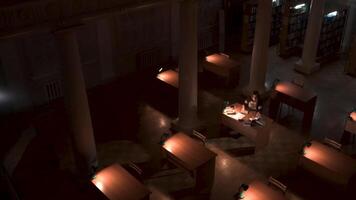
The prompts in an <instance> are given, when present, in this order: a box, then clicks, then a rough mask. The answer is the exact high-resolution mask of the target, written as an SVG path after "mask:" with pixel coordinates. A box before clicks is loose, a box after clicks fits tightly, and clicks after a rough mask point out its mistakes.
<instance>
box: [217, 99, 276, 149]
mask: <svg viewBox="0 0 356 200" xmlns="http://www.w3.org/2000/svg"><path fill="white" fill-rule="evenodd" d="M231 106H234V109H235V112H236V114H235V115H229V114H227V113H226V112H225V111H224V112H223V113H222V114H221V123H222V125H224V126H227V127H229V128H231V129H233V130H235V131H237V132H238V133H240V134H242V135H244V136H246V137H248V138H250V139H251V140H252V141H254V142H255V143H256V148H257V150H259V149H262V148H263V147H266V146H267V145H268V142H269V139H270V132H271V128H272V124H273V120H272V119H271V118H269V117H267V116H265V115H262V114H261V119H262V121H263V122H264V123H265V124H264V125H263V126H260V125H258V124H255V125H252V126H246V125H244V122H243V121H244V120H249V119H250V118H252V117H254V116H255V115H256V112H249V113H248V114H247V115H246V116H244V117H243V118H242V119H241V120H239V117H238V115H239V112H240V111H241V109H242V104H239V103H235V104H232V105H231Z"/></svg>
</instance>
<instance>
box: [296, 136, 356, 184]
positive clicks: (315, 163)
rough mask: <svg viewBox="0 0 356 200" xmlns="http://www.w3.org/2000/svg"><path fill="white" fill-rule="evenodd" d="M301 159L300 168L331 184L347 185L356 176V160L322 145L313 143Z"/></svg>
mask: <svg viewBox="0 0 356 200" xmlns="http://www.w3.org/2000/svg"><path fill="white" fill-rule="evenodd" d="M304 151H305V155H304V156H301V158H300V162H299V163H300V166H301V167H302V168H304V169H306V170H307V171H310V172H312V173H313V174H315V175H317V176H319V177H321V178H324V179H326V180H328V181H330V182H333V183H336V184H341V185H347V184H348V183H349V181H350V179H352V178H353V177H355V175H356V160H354V159H352V158H351V157H349V156H347V155H345V154H343V153H342V152H339V151H337V150H335V149H333V148H331V147H329V146H326V145H324V144H322V143H319V142H316V141H312V145H311V146H310V147H306V148H305V150H304Z"/></svg>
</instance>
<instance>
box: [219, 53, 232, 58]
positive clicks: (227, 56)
mask: <svg viewBox="0 0 356 200" xmlns="http://www.w3.org/2000/svg"><path fill="white" fill-rule="evenodd" d="M220 55H222V56H225V57H226V58H230V56H229V55H227V54H224V53H220Z"/></svg>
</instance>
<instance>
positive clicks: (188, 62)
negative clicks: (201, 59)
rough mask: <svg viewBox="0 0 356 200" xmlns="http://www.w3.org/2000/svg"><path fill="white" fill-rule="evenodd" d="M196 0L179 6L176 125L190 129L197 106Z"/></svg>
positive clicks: (195, 115)
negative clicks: (177, 107) (177, 108)
mask: <svg viewBox="0 0 356 200" xmlns="http://www.w3.org/2000/svg"><path fill="white" fill-rule="evenodd" d="M197 8H198V2H197V1H196V0H184V1H182V2H181V7H180V51H179V63H178V65H179V111H178V112H179V113H178V126H179V128H181V129H183V130H191V129H192V128H193V126H194V124H195V122H196V121H195V120H196V119H197V106H198V38H197V37H198V33H197V11H198V9H197Z"/></svg>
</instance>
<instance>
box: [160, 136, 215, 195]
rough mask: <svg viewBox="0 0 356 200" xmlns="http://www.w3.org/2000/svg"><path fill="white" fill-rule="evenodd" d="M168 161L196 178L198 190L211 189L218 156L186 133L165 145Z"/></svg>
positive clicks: (171, 139) (173, 138) (169, 140)
mask: <svg viewBox="0 0 356 200" xmlns="http://www.w3.org/2000/svg"><path fill="white" fill-rule="evenodd" d="M163 149H164V151H165V153H166V155H167V159H168V160H169V161H170V162H172V163H173V164H175V165H176V166H178V167H181V168H183V169H185V170H187V171H189V172H190V173H193V174H194V176H195V178H196V187H197V188H200V189H202V188H209V189H210V188H211V187H212V184H213V181H214V174H215V157H216V154H215V153H214V152H212V151H210V150H209V149H207V148H206V147H205V146H204V145H203V144H201V143H200V142H198V141H196V140H194V139H192V138H191V137H189V136H188V135H186V134H184V133H177V134H175V135H173V136H172V137H170V138H169V139H168V140H167V141H166V142H165V143H164V145H163Z"/></svg>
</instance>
